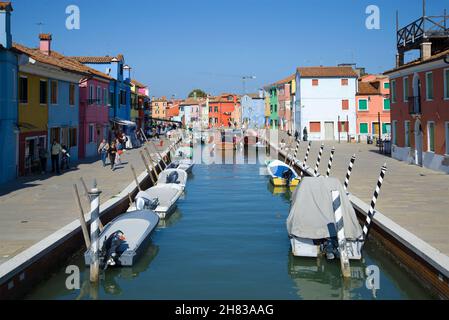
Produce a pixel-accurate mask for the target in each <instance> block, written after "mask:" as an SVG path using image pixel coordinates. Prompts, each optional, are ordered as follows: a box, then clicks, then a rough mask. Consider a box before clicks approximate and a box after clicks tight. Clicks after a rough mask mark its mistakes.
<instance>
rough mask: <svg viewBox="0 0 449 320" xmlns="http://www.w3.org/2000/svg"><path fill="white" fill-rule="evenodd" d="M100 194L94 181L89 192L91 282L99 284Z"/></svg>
mask: <svg viewBox="0 0 449 320" xmlns="http://www.w3.org/2000/svg"><path fill="white" fill-rule="evenodd" d="M100 194H101V191H100V190H98V188H97V181H96V180H94V185H93V188H92V189H91V190H90V191H89V197H90V210H91V224H90V242H91V245H90V251H91V254H92V261H91V264H90V282H93V283H96V282H98V279H99V275H100V258H99V250H100V248H99V236H100Z"/></svg>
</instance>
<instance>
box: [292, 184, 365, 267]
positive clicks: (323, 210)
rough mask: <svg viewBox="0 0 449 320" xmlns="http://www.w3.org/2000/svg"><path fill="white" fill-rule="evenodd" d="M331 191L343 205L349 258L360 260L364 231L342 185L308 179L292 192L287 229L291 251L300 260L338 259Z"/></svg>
mask: <svg viewBox="0 0 449 320" xmlns="http://www.w3.org/2000/svg"><path fill="white" fill-rule="evenodd" d="M332 191H338V192H339V194H340V206H341V211H342V219H343V220H342V221H343V226H344V236H345V239H346V249H347V250H346V251H347V254H348V257H349V259H361V249H362V246H363V241H361V240H360V239H362V238H363V235H362V228H361V226H360V224H359V222H358V220H357V216H356V214H355V211H354V208H353V207H352V205H351V202H350V201H349V198H348V196H347V194H346V191H345V190H344V188H343V186H342V184H341V183H340V181H339V180H338V179H337V178H325V177H318V178H314V177H305V178H303V180H302V182H301V184H300V185H299V187H298V188H296V190H295V191H294V192H293V195H292V205H291V209H290V214H289V216H288V219H287V230H288V234H289V237H290V241H291V246H292V252H293V255H295V256H300V257H317V256H318V255H321V254H326V256H327V257H328V258H330V259H332V258H333V257H335V256H339V252H338V240H337V226H336V222H335V213H334V208H333V200H332Z"/></svg>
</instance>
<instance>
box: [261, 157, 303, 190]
mask: <svg viewBox="0 0 449 320" xmlns="http://www.w3.org/2000/svg"><path fill="white" fill-rule="evenodd" d="M267 169H268V173H269V174H270V176H271V178H270V181H271V183H272V184H273V185H274V186H275V187H282V186H288V187H296V186H297V185H298V184H299V176H298V174H297V173H296V171H295V170H294V169H293V168H292V167H290V166H289V165H287V164H286V163H285V162H282V161H280V160H274V161H271V162H270V163H269V164H268V167H267Z"/></svg>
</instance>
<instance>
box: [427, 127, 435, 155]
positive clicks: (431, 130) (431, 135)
mask: <svg viewBox="0 0 449 320" xmlns="http://www.w3.org/2000/svg"><path fill="white" fill-rule="evenodd" d="M427 142H428V146H429V147H428V150H429V151H430V152H435V123H434V122H433V121H429V122H428V123H427Z"/></svg>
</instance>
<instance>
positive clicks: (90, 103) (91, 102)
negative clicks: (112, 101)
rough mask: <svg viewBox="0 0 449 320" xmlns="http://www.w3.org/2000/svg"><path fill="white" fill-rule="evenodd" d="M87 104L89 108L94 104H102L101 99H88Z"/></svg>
mask: <svg viewBox="0 0 449 320" xmlns="http://www.w3.org/2000/svg"><path fill="white" fill-rule="evenodd" d="M85 102H86V103H87V105H89V106H90V105H93V104H101V99H86V100H85Z"/></svg>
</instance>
